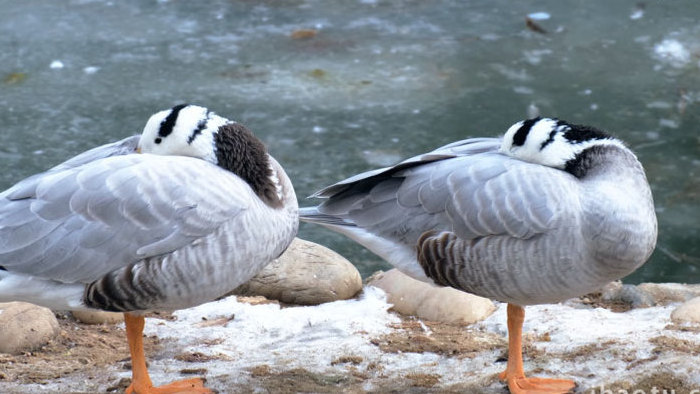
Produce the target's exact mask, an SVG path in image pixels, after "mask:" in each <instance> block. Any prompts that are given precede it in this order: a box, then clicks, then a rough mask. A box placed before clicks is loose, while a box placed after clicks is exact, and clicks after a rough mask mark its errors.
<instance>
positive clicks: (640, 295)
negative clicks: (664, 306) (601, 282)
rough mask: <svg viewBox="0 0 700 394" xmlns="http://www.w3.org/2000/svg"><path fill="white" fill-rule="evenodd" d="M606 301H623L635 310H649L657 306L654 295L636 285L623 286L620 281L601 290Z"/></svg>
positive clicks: (611, 283)
mask: <svg viewBox="0 0 700 394" xmlns="http://www.w3.org/2000/svg"><path fill="white" fill-rule="evenodd" d="M601 297H602V299H603V300H604V301H609V302H610V301H621V302H624V303H626V304H630V305H631V306H632V307H633V308H648V307H650V306H654V305H656V299H655V298H654V296H653V295H652V294H649V293H648V292H646V291H644V289H641V288H640V287H638V286H635V285H623V284H622V282H620V281H614V282H610V283H608V284H607V285H605V286H603V288H602V289H601Z"/></svg>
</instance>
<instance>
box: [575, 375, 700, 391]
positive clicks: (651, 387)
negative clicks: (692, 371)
mask: <svg viewBox="0 0 700 394" xmlns="http://www.w3.org/2000/svg"><path fill="white" fill-rule="evenodd" d="M604 390H606V391H605V392H606V393H608V392H612V393H659V394H661V393H664V392H666V393H674V394H690V393H691V392H692V391H693V390H696V392H697V386H693V385H691V384H689V383H688V382H686V381H684V380H682V379H679V378H677V377H676V376H674V375H673V374H671V373H667V372H659V373H655V374H652V375H650V376H647V377H644V378H642V379H641V380H637V381H634V382H632V381H630V380H626V379H621V380H618V381H615V382H612V383H609V384H606V385H605V387H604ZM608 390H609V391H608ZM602 391H603V390H601V387H588V388H586V389H583V390H581V391H580V392H582V393H591V394H601V393H602Z"/></svg>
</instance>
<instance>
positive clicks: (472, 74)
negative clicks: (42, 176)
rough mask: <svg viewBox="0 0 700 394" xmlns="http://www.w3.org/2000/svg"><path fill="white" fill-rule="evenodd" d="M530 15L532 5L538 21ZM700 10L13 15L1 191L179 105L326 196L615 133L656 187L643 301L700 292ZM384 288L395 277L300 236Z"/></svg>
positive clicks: (76, 1) (399, 4)
mask: <svg viewBox="0 0 700 394" xmlns="http://www.w3.org/2000/svg"><path fill="white" fill-rule="evenodd" d="M525 3H527V4H525ZM698 15H700V2H697V1H678V2H673V3H670V2H639V1H615V2H610V1H608V0H596V1H571V2H561V1H554V0H552V1H530V2H513V1H507V0H493V1H488V2H486V1H461V0H449V1H422V0H405V1H402V0H392V1H382V0H289V1H272V0H268V1H265V0H261V1H252V0H251V1H223V0H219V1H207V2H194V1H184V0H171V1H146V0H142V1H136V0H132V1H105V0H94V1H91V0H73V1H67V0H66V1H33V0H27V1H22V2H18V1H10V0H0V168H1V169H2V171H0V187H1V188H2V189H5V188H7V187H9V186H10V185H12V184H13V183H15V182H17V181H19V180H20V179H22V178H23V177H26V176H28V175H31V174H34V173H36V172H39V171H42V170H44V169H47V168H48V167H50V166H52V165H55V164H57V163H59V162H61V161H63V160H65V159H67V158H69V157H71V156H73V155H75V154H77V153H79V152H81V151H83V150H86V149H89V148H91V147H93V146H96V145H99V144H103V143H107V142H110V141H114V140H117V139H120V138H123V137H126V136H128V135H132V134H136V133H140V132H141V129H142V128H143V126H144V124H145V122H146V120H147V119H148V117H149V116H150V115H151V114H152V113H154V112H157V111H159V110H162V109H166V108H169V107H171V106H172V105H174V104H179V103H182V102H188V103H195V104H200V105H204V106H207V107H209V108H210V109H212V110H214V111H215V112H217V113H219V114H220V115H223V116H225V117H228V118H230V119H234V120H236V121H239V122H241V123H244V124H246V125H247V126H248V127H249V128H250V129H251V130H253V131H254V132H255V133H256V134H257V135H258V136H259V137H260V138H261V139H262V140H263V141H264V142H265V143H266V144H267V146H268V148H269V150H270V152H271V153H272V154H273V155H274V156H275V157H276V158H277V159H278V160H279V161H280V162H281V163H282V164H283V165H284V166H285V168H286V170H287V172H288V173H289V175H290V177H291V178H292V180H293V181H294V183H295V187H296V191H297V194H298V195H299V197H300V204H301V205H311V204H314V203H315V201H313V200H306V199H305V197H306V196H308V195H310V194H311V193H313V192H314V191H315V190H317V189H319V188H321V187H323V186H326V185H328V184H330V183H333V182H336V181H338V180H340V179H343V178H345V177H347V176H350V175H353V174H355V173H358V172H361V171H365V170H369V169H372V168H376V167H378V166H386V165H390V164H393V163H395V162H397V161H399V160H400V159H402V158H406V157H409V156H412V155H415V154H418V153H421V152H424V151H427V150H431V149H434V148H436V147H438V146H440V145H443V144H446V143H448V142H451V141H454V140H458V139H463V138H467V137H474V136H497V135H500V134H502V133H504V132H505V130H506V129H507V128H508V127H509V126H510V125H511V124H513V123H515V122H516V121H518V120H520V119H523V118H526V117H530V116H534V115H537V114H540V115H543V116H551V117H559V118H562V119H566V120H568V121H570V122H574V123H585V124H590V125H594V126H596V127H599V128H602V129H605V130H608V131H610V132H612V133H613V134H615V135H617V136H619V137H621V138H622V139H624V140H625V141H626V142H627V143H628V145H629V146H630V147H632V148H633V149H634V151H635V152H636V153H637V154H638V156H639V158H640V159H641V161H642V163H643V164H644V166H645V168H646V171H647V176H648V178H649V181H650V183H651V185H652V189H653V193H654V197H655V203H656V209H657V213H658V218H659V243H658V247H657V249H656V251H655V253H654V255H653V256H652V258H651V261H650V262H649V263H647V264H646V265H645V266H643V267H642V268H641V269H639V270H638V271H637V272H635V273H634V274H633V275H631V276H630V277H628V278H627V279H626V281H627V282H629V283H639V282H643V281H653V282H687V283H697V282H700V242H699V240H698V237H699V231H698V228H699V221H700V204H699V200H700V154H699V153H700V134H699V133H698V131H699V130H698V125H700V23H698V19H697V17H698ZM299 235H300V236H301V237H302V238H305V239H309V240H312V241H315V242H319V243H322V244H325V245H327V246H329V247H331V248H333V249H335V250H336V251H338V252H339V253H341V254H343V255H344V256H345V257H347V258H348V259H349V260H351V261H352V262H353V263H354V264H355V265H357V267H358V268H359V269H360V272H361V273H362V274H363V276H367V275H369V274H371V273H372V272H374V271H375V270H378V269H386V268H387V267H388V265H386V263H384V262H382V261H381V260H380V259H379V258H378V257H376V256H374V255H373V254H371V253H370V252H368V251H366V250H365V249H363V248H361V247H360V246H357V245H355V244H353V243H352V242H350V241H349V240H346V239H345V238H343V237H342V236H340V235H336V234H334V233H330V232H328V231H325V230H323V229H321V228H315V227H313V226H309V225H303V226H302V227H301V230H300V234H299Z"/></svg>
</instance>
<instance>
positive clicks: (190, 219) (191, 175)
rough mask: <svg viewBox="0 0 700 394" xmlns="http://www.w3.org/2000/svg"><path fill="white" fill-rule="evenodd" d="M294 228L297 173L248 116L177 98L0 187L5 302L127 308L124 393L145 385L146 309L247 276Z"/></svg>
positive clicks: (206, 294)
mask: <svg viewBox="0 0 700 394" xmlns="http://www.w3.org/2000/svg"><path fill="white" fill-rule="evenodd" d="M297 227H298V205H297V201H296V196H295V193H294V189H293V187H292V183H291V181H290V180H289V178H288V177H287V175H286V173H285V172H284V170H283V169H282V167H281V166H280V164H279V163H278V162H277V161H276V160H275V159H274V158H273V157H272V156H270V155H269V154H268V153H267V151H266V148H265V146H264V145H263V143H262V142H261V141H260V140H259V139H258V138H256V137H255V136H254V135H253V134H252V133H251V132H250V131H249V130H248V129H247V128H246V127H245V126H243V125H241V124H239V123H236V122H233V121H230V120H228V119H226V118H223V117H221V116H218V115H216V114H215V113H214V112H212V111H210V110H208V109H207V108H204V107H201V106H196V105H188V104H182V105H177V106H175V107H173V108H171V109H168V110H164V111H160V112H158V113H156V114H154V115H153V116H151V117H150V119H149V120H148V122H147V123H146V126H145V127H144V129H143V133H142V134H141V135H140V136H139V135H135V136H132V137H128V138H125V139H123V140H121V141H117V142H114V143H111V144H107V145H103V146H100V147H97V148H94V149H91V150H88V151H86V152H84V153H81V154H79V155H77V156H75V157H73V158H71V159H69V160H67V161H66V162H64V163H62V164H59V165H57V166H55V167H53V168H51V169H49V170H47V171H46V172H43V173H39V174H36V175H34V176H31V177H29V178H27V179H24V180H22V181H20V182H19V183H17V184H15V185H14V186H12V187H11V188H9V189H8V190H6V191H4V192H3V193H1V194H0V301H25V302H30V303H33V304H37V305H42V306H46V307H48V308H51V309H54V310H81V309H87V310H96V309H97V310H105V311H116V312H124V319H125V325H126V336H127V340H128V343H129V350H130V354H131V361H132V376H133V378H132V382H131V384H130V386H129V387H128V388H127V390H126V392H127V393H139V394H141V393H174V392H181V391H186V392H196V393H210V392H211V391H210V390H209V389H207V388H206V387H204V384H203V380H202V379H200V378H195V379H186V380H182V381H177V382H173V383H171V384H167V385H164V386H160V387H154V386H153V383H152V381H151V379H150V377H149V375H148V371H147V368H146V361H145V356H144V351H143V339H142V332H143V328H144V323H145V321H144V313H145V312H147V311H158V310H176V309H183V308H189V307H192V306H196V305H199V304H202V303H205V302H209V301H211V300H213V299H215V298H217V297H220V296H222V295H224V294H226V293H227V292H228V291H230V290H232V289H234V288H236V287H237V286H238V285H240V284H242V283H244V282H245V281H247V280H248V279H250V278H251V277H253V276H254V275H255V274H256V273H257V272H258V271H260V270H261V269H262V268H263V267H264V266H265V265H267V264H268V263H269V262H270V261H271V260H273V259H274V258H276V257H278V256H279V255H280V254H282V252H283V251H284V250H285V249H286V248H287V246H288V245H289V244H290V243H291V241H292V239H293V238H294V236H295V235H296V232H297Z"/></svg>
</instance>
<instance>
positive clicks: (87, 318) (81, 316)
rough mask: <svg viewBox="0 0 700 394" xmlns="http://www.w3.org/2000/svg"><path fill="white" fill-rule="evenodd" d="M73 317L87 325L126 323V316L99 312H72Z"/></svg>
mask: <svg viewBox="0 0 700 394" xmlns="http://www.w3.org/2000/svg"><path fill="white" fill-rule="evenodd" d="M71 314H72V315H73V317H74V318H75V319H76V320H78V321H79V322H81V323H85V324H115V323H121V322H123V321H124V314H123V313H120V312H107V311H99V310H92V311H91V310H82V311H72V312H71Z"/></svg>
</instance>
